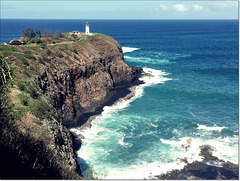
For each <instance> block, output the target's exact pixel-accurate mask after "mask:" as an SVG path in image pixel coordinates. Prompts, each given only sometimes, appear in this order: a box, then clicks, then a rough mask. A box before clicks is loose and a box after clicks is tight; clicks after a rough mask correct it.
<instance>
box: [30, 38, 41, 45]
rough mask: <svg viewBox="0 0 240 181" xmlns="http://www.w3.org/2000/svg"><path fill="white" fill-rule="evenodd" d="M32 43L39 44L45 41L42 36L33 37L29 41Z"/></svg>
mask: <svg viewBox="0 0 240 181" xmlns="http://www.w3.org/2000/svg"><path fill="white" fill-rule="evenodd" d="M32 43H36V44H39V43H43V42H42V40H41V39H40V38H33V39H31V40H30V41H29V42H28V44H32Z"/></svg>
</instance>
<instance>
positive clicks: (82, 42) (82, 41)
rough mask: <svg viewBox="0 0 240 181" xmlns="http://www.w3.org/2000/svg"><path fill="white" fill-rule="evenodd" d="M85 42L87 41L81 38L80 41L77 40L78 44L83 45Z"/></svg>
mask: <svg viewBox="0 0 240 181" xmlns="http://www.w3.org/2000/svg"><path fill="white" fill-rule="evenodd" d="M86 42H87V40H86V39H82V40H81V41H78V44H80V45H85V43H86Z"/></svg>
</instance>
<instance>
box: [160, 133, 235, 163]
mask: <svg viewBox="0 0 240 181" xmlns="http://www.w3.org/2000/svg"><path fill="white" fill-rule="evenodd" d="M160 141H161V142H162V143H163V144H167V145H170V146H171V147H172V148H171V149H172V151H174V152H176V153H178V154H179V155H178V157H180V158H184V157H186V158H187V160H188V162H189V163H191V162H193V161H195V160H196V161H202V159H203V157H202V156H199V153H200V148H199V147H200V146H202V145H211V146H213V147H214V148H215V150H214V151H213V152H212V154H213V156H216V157H218V158H219V159H223V160H225V161H230V162H233V163H236V164H237V163H238V157H237V156H236V155H238V136H234V137H226V138H221V137H219V138H214V139H208V140H206V139H202V138H200V137H199V138H190V137H183V138H180V139H179V140H165V139H160Z"/></svg>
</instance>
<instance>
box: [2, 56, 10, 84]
mask: <svg viewBox="0 0 240 181" xmlns="http://www.w3.org/2000/svg"><path fill="white" fill-rule="evenodd" d="M8 64H9V61H8V57H4V56H0V79H1V82H0V86H2V85H4V84H6V83H7V81H8V80H12V69H11V68H10V67H9V65H8Z"/></svg>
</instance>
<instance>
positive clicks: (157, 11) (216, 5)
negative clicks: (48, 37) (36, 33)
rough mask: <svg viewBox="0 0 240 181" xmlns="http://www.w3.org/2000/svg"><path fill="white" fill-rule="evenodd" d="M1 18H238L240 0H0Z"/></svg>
mask: <svg viewBox="0 0 240 181" xmlns="http://www.w3.org/2000/svg"><path fill="white" fill-rule="evenodd" d="M1 18H12V19H17V18H20V19H237V18H238V0H226V1H216V0H212V1H203V0H202V1H191V0H188V1H179V0H178V1H66V0H65V1H63V0H62V1H57V0H55V1H46V0H43V1H36V0H28V1H20V0H16V1H10V0H1Z"/></svg>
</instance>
